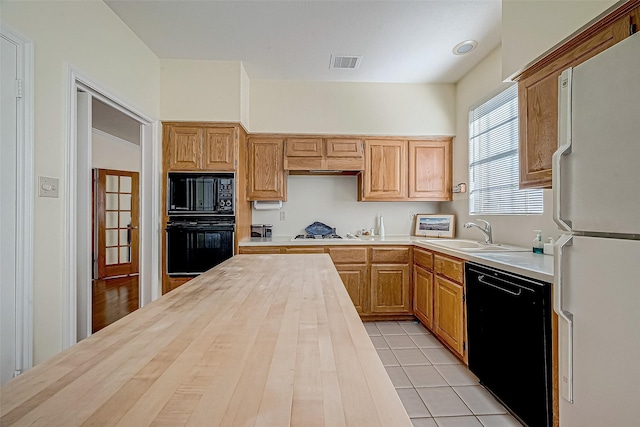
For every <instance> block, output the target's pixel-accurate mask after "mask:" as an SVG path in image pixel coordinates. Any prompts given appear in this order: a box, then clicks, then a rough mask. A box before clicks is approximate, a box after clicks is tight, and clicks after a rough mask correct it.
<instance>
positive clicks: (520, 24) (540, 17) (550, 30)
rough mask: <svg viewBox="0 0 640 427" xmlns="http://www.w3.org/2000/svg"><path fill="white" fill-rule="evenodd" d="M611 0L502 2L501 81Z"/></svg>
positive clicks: (596, 12) (596, 13) (514, 0)
mask: <svg viewBox="0 0 640 427" xmlns="http://www.w3.org/2000/svg"><path fill="white" fill-rule="evenodd" d="M614 3H616V1H615V0H599V1H591V0H548V1H546V0H503V1H502V49H503V51H502V61H503V62H502V80H506V79H508V78H509V77H511V76H513V75H514V74H517V73H518V72H519V71H522V70H523V69H524V68H525V66H526V65H527V64H529V63H530V62H532V61H533V60H534V59H536V58H537V57H539V56H541V55H542V54H543V53H545V52H546V51H547V50H549V49H551V48H552V47H554V46H555V45H556V44H558V43H560V42H561V41H562V40H564V39H565V38H567V37H568V36H569V35H571V34H572V33H574V32H575V31H576V30H578V29H579V28H581V27H582V26H583V25H585V24H587V23H588V22H589V21H591V20H592V19H594V18H595V17H596V16H598V15H599V14H601V13H602V12H603V11H605V10H606V9H607V8H609V7H610V6H611V5H613V4H614Z"/></svg>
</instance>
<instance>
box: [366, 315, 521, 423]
mask: <svg viewBox="0 0 640 427" xmlns="http://www.w3.org/2000/svg"><path fill="white" fill-rule="evenodd" d="M385 323H386V322H385ZM412 324H415V325H418V323H417V322H414V323H412ZM365 325H372V326H373V327H374V332H370V331H369V329H367V334H369V338H372V337H375V336H379V337H381V338H382V339H383V340H384V342H385V343H386V344H387V348H376V352H377V353H378V356H379V357H380V353H379V352H380V351H381V350H389V351H390V353H391V355H392V356H393V357H394V359H395V361H396V362H397V363H398V365H384V367H385V370H386V368H393V367H395V368H398V367H399V368H401V370H402V372H403V373H404V375H405V376H406V377H407V379H408V380H409V383H410V384H411V387H396V385H395V384H394V388H395V390H396V393H398V390H399V389H402V390H414V391H415V393H416V394H417V396H418V397H419V398H420V402H422V404H423V405H424V407H425V409H426V410H427V413H429V415H430V416H428V417H426V416H416V417H410V418H411V419H412V420H413V419H420V418H425V419H429V418H431V419H433V421H434V422H435V423H436V424H437V419H438V418H451V417H473V418H475V420H476V421H477V422H478V423H479V425H481V426H484V425H485V424H484V423H483V422H482V421H481V420H480V418H479V416H509V417H512V416H511V414H509V412H508V411H507V410H506V408H505V409H504V412H501V413H489V414H476V413H474V411H473V409H472V408H471V407H470V406H469V404H468V403H467V402H466V401H465V400H464V399H463V398H462V396H461V395H460V393H458V391H456V389H455V388H454V387H481V388H482V390H483V391H486V389H485V388H484V387H483V386H481V385H480V383H479V382H475V383H474V384H464V385H457V386H453V385H451V383H450V380H448V379H447V378H446V377H445V376H444V375H443V374H442V373H441V372H440V370H439V369H438V366H439V365H445V366H461V367H463V368H467V367H466V366H465V365H464V364H462V363H461V362H460V361H459V360H457V358H456V359H454V360H455V362H456V363H434V361H432V360H431V359H430V358H429V357H428V356H427V354H426V353H425V352H424V351H423V350H425V349H434V350H435V349H443V350H444V351H447V352H448V351H449V350H448V349H447V348H446V347H444V346H443V345H442V344H440V345H439V346H438V347H419V344H418V343H417V342H415V341H414V340H413V338H412V337H411V336H412V335H423V336H428V335H432V334H431V332H429V331H428V330H427V329H424V332H413V333H409V332H408V331H407V330H405V329H404V328H403V327H402V325H401V324H400V323H398V322H388V323H387V325H389V326H390V330H392V331H394V332H392V333H387V334H385V333H383V332H382V330H381V329H380V328H379V327H378V322H371V323H365ZM392 326H399V327H400V329H401V330H402V331H403V333H399V332H397V329H396V328H394V327H392ZM420 327H422V326H421V325H420ZM376 331H377V332H376ZM372 333H373V335H372ZM387 336H406V337H408V338H409V339H410V340H411V342H413V344H414V345H415V347H400V348H392V347H391V344H390V343H389V341H388V340H387V338H386V337H387ZM434 339H435V338H434ZM396 350H418V351H419V352H420V353H421V354H422V355H423V356H424V358H425V359H426V360H427V362H428V364H424V363H418V364H408V365H407V364H402V363H401V362H400V360H399V359H398V356H397V355H396V352H395V351H396ZM452 357H454V358H455V356H453V355H452ZM381 360H382V359H381ZM417 366H425V367H426V366H431V367H433V368H434V370H435V372H436V373H437V374H438V375H439V376H440V377H441V378H442V379H443V380H444V382H445V383H446V384H447V385H440V386H423V387H416V386H415V385H414V381H412V379H411V378H410V377H409V375H408V373H407V371H406V369H405V368H406V367H417ZM467 369H468V368H467ZM474 377H475V376H474ZM418 388H449V389H451V391H452V392H453V393H454V395H455V396H456V397H457V398H458V399H459V400H460V401H461V402H462V404H463V405H464V407H465V408H466V409H467V410H469V412H471V415H469V414H461V415H456V414H453V415H444V416H438V417H436V416H434V415H433V413H432V412H431V410H429V407H428V405H427V402H425V401H424V399H423V397H422V395H420V393H418ZM486 392H487V393H488V391H486ZM398 397H400V396H399V394H398ZM491 398H492V399H494V398H493V396H491ZM402 403H403V405H404V402H402ZM496 403H497V404H498V405H500V406H501V407H502V404H500V402H498V401H496ZM405 409H407V408H405Z"/></svg>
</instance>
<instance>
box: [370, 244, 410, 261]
mask: <svg viewBox="0 0 640 427" xmlns="http://www.w3.org/2000/svg"><path fill="white" fill-rule="evenodd" d="M371 262H372V263H374V264H375V263H384V264H389V263H399V264H408V263H409V248H371Z"/></svg>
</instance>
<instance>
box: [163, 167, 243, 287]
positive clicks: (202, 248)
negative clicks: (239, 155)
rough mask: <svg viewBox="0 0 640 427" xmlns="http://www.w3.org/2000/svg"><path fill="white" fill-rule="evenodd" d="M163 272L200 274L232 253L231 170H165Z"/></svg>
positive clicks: (233, 198) (232, 193)
mask: <svg viewBox="0 0 640 427" xmlns="http://www.w3.org/2000/svg"><path fill="white" fill-rule="evenodd" d="M167 179H168V182H167V214H168V216H169V221H168V222H167V228H166V230H165V231H166V237H167V254H166V256H167V262H166V266H167V274H168V275H170V276H188V275H195V274H200V273H203V272H205V271H207V270H209V269H210V268H212V267H214V266H216V265H218V264H220V263H221V262H223V261H225V260H227V259H229V258H231V257H232V256H233V248H234V232H235V203H234V200H235V176H234V174H233V173H222V172H217V173H203V172H197V173H196V172H169V174H168V177H167Z"/></svg>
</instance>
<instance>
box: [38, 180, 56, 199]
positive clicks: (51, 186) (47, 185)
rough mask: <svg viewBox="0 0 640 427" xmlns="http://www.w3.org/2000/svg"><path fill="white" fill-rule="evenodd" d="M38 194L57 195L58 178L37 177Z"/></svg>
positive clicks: (43, 195) (42, 195)
mask: <svg viewBox="0 0 640 427" xmlns="http://www.w3.org/2000/svg"><path fill="white" fill-rule="evenodd" d="M38 196H40V197H58V178H47V177H44V176H39V177H38Z"/></svg>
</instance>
